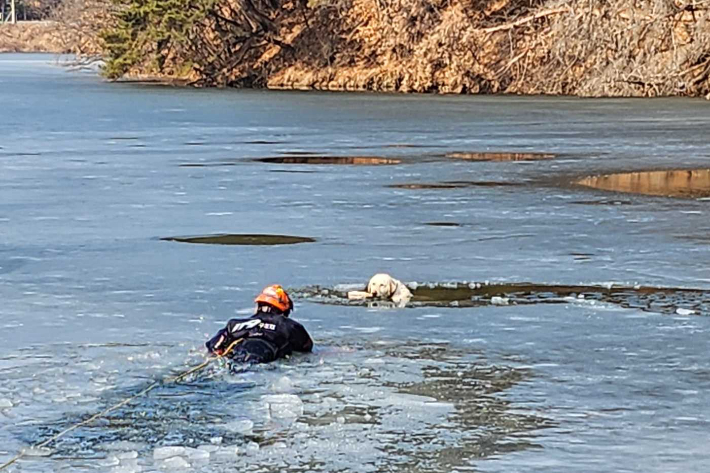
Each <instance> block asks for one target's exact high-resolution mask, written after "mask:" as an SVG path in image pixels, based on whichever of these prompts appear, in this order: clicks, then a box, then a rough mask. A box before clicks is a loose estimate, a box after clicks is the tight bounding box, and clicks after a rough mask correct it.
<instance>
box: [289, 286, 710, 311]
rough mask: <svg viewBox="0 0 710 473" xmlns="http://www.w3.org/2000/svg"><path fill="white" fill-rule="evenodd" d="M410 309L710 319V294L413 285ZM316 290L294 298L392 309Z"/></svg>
mask: <svg viewBox="0 0 710 473" xmlns="http://www.w3.org/2000/svg"><path fill="white" fill-rule="evenodd" d="M407 286H408V287H409V288H410V290H411V291H412V294H413V297H412V300H411V301H410V303H409V304H408V306H410V307H481V306H487V305H523V304H542V303H570V302H573V301H575V300H576V301H595V302H602V303H610V304H615V305H619V306H621V307H624V308H630V309H639V310H643V311H647V312H655V313H662V314H681V315H706V316H710V290H705V289H685V288H665V287H651V286H614V285H609V286H585V285H545V284H533V283H515V284H487V283H467V282H462V283H442V284H438V283H425V284H419V283H408V284H407ZM363 289H364V286H363V287H355V286H351V287H347V289H342V290H341V289H339V288H338V287H336V288H323V287H320V286H310V287H307V288H303V289H295V290H293V295H294V297H298V298H303V299H307V300H311V301H313V302H321V303H327V304H338V305H355V306H369V305H373V304H374V305H376V306H385V307H386V306H387V305H388V302H387V301H384V302H383V301H367V300H364V301H363V300H352V301H351V300H348V299H347V291H352V290H363Z"/></svg>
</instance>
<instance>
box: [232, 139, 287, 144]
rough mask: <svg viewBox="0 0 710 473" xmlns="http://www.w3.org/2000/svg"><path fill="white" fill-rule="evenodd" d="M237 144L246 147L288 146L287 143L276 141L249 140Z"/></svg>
mask: <svg viewBox="0 0 710 473" xmlns="http://www.w3.org/2000/svg"><path fill="white" fill-rule="evenodd" d="M237 144H244V145H285V144H288V142H287V141H276V140H248V141H240V142H238V143H237Z"/></svg>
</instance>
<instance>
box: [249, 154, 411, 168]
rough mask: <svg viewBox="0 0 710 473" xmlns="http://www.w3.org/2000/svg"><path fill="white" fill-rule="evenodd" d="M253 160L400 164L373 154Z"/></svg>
mask: <svg viewBox="0 0 710 473" xmlns="http://www.w3.org/2000/svg"><path fill="white" fill-rule="evenodd" d="M254 161H257V162H260V163H270V164H336V165H337V164H341V165H342V164H346V165H356V166H376V165H383V164H400V163H401V162H402V161H400V160H399V159H390V158H378V157H374V156H284V157H275V158H257V159H254Z"/></svg>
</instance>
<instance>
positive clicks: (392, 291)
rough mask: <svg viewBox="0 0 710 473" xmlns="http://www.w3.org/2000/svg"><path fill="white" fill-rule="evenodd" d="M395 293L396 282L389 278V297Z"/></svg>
mask: <svg viewBox="0 0 710 473" xmlns="http://www.w3.org/2000/svg"><path fill="white" fill-rule="evenodd" d="M395 292H397V281H396V280H395V279H394V278H390V292H389V296H390V297H392V296H393V295H394V293H395Z"/></svg>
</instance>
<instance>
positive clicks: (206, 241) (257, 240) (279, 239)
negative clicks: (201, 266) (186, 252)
mask: <svg viewBox="0 0 710 473" xmlns="http://www.w3.org/2000/svg"><path fill="white" fill-rule="evenodd" d="M161 240H163V241H178V242H181V243H199V244H203V245H294V244H297V243H313V242H315V241H316V239H315V238H309V237H300V236H291V235H259V234H242V235H239V234H224V235H207V236H195V237H163V238H161Z"/></svg>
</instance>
